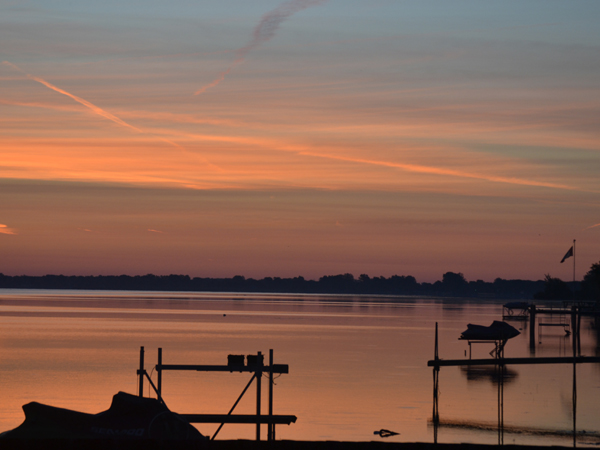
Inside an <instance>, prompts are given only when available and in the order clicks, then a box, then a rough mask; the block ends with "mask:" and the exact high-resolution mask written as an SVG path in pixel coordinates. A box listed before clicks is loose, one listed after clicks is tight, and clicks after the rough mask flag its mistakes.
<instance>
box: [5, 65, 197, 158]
mask: <svg viewBox="0 0 600 450" xmlns="http://www.w3.org/2000/svg"><path fill="white" fill-rule="evenodd" d="M2 63H3V64H6V65H7V66H9V67H11V68H12V69H14V70H16V71H18V72H20V73H22V74H24V75H25V76H26V77H27V78H29V79H30V80H33V81H37V82H38V83H40V84H43V85H44V86H46V87H47V88H49V89H52V90H53V91H56V92H58V93H59V94H63V95H66V96H67V97H69V98H71V99H73V100H75V101H76V102H77V103H80V104H82V105H83V106H85V107H86V108H89V109H90V110H92V112H94V113H95V114H97V115H99V116H102V117H104V118H105V119H108V120H110V121H112V122H114V123H116V124H117V125H120V126H122V127H125V128H129V129H130V130H133V131H135V132H136V133H142V134H149V133H147V132H145V131H143V130H140V129H139V128H138V127H135V126H133V125H131V124H129V123H127V122H125V121H124V120H123V119H120V118H119V117H117V116H115V115H114V114H111V113H109V112H108V111H105V110H103V109H102V108H100V107H99V106H96V105H94V104H93V103H91V102H88V101H87V100H85V99H83V98H81V97H78V96H76V95H75V94H71V93H70V92H67V91H65V90H64V89H61V88H59V87H57V86H54V85H53V84H52V83H49V82H47V81H46V80H44V79H43V78H40V77H36V76H34V75H31V74H29V73H27V72H25V71H24V70H23V69H21V68H20V67H19V66H17V65H15V64H13V63H11V62H9V61H2ZM154 137H155V138H156V139H159V140H161V141H163V142H166V143H167V144H169V145H172V146H173V147H177V148H179V149H181V150H185V149H184V148H183V147H182V146H181V145H179V144H177V143H176V142H173V141H171V140H169V139H166V138H164V137H161V136H154Z"/></svg>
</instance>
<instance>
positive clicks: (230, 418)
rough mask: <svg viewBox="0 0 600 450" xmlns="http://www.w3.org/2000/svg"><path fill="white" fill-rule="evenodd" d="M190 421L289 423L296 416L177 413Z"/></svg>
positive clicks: (294, 420)
mask: <svg viewBox="0 0 600 450" xmlns="http://www.w3.org/2000/svg"><path fill="white" fill-rule="evenodd" d="M179 416H180V417H182V418H184V419H185V420H187V421H188V422H190V423H250V424H252V423H257V424H258V423H274V424H278V425H289V424H291V423H294V422H296V419H297V417H296V416H286V415H273V416H268V415H264V416H263V415H260V416H257V415H256V414H179Z"/></svg>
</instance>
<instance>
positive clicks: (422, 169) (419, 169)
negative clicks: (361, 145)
mask: <svg viewBox="0 0 600 450" xmlns="http://www.w3.org/2000/svg"><path fill="white" fill-rule="evenodd" d="M300 154H302V155H307V156H316V157H318V158H326V159H336V160H340V161H348V162H354V163H358V164H369V165H375V166H384V167H392V168H396V169H402V170H406V171H408V172H416V173H424V174H431V175H446V176H451V177H458V178H471V179H476V180H484V181H490V182H495V183H506V184H516V185H522V186H537V187H546V188H552V189H564V190H569V191H581V189H578V188H575V187H572V186H568V185H565V184H558V183H547V182H543V181H534V180H525V179H521V178H515V177H502V176H497V175H485V174H479V173H470V172H463V171H460V170H454V169H444V168H441V167H434V166H423V165H419V164H403V163H395V162H389V161H377V160H371V159H363V158H353V157H346V156H336V155H327V154H322V153H316V152H312V151H302V152H300Z"/></svg>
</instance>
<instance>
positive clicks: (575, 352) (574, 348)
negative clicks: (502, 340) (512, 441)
mask: <svg viewBox="0 0 600 450" xmlns="http://www.w3.org/2000/svg"><path fill="white" fill-rule="evenodd" d="M573 245H575V241H573ZM576 311H577V307H576V306H573V316H572V318H573V324H574V325H575V327H577V318H576V317H575V314H576ZM578 333H579V330H578V329H573V333H572V335H573V448H576V447H577V360H576V358H577V335H578Z"/></svg>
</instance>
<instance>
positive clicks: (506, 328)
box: [460, 320, 521, 342]
mask: <svg viewBox="0 0 600 450" xmlns="http://www.w3.org/2000/svg"><path fill="white" fill-rule="evenodd" d="M519 334H521V333H520V332H519V330H517V329H516V328H515V327H513V326H512V325H509V324H507V323H506V322H500V321H498V320H494V322H492V324H491V325H490V326H489V327H486V326H483V325H473V324H471V323H470V324H468V325H467V329H466V330H465V331H463V332H462V333H461V335H460V339H465V340H468V341H504V342H506V341H507V340H508V339H512V338H514V337H515V336H518V335H519Z"/></svg>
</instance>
